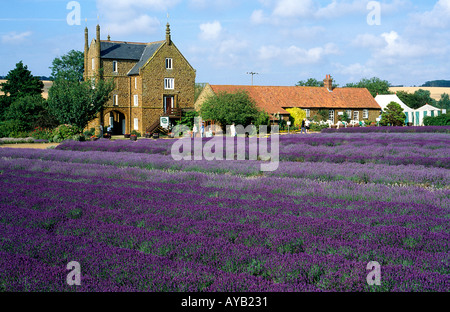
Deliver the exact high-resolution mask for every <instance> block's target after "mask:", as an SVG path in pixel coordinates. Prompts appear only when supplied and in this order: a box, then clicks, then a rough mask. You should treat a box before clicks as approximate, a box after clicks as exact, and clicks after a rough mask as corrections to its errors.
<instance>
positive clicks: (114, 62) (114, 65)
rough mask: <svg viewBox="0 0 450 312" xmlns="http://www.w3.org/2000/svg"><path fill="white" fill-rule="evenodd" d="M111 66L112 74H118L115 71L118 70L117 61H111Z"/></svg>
mask: <svg viewBox="0 0 450 312" xmlns="http://www.w3.org/2000/svg"><path fill="white" fill-rule="evenodd" d="M112 65H113V72H115V73H117V72H118V69H117V68H118V65H117V61H113V63H112Z"/></svg>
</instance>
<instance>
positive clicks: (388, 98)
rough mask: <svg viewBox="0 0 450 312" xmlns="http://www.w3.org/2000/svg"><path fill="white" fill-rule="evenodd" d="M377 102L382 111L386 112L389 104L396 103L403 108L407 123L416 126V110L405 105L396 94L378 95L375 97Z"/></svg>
mask: <svg viewBox="0 0 450 312" xmlns="http://www.w3.org/2000/svg"><path fill="white" fill-rule="evenodd" d="M375 101H377V103H378V104H379V105H380V107H381V109H382V110H383V111H384V110H385V109H386V107H387V106H388V104H389V103H391V102H395V103H397V104H399V105H400V106H401V108H403V112H404V113H405V115H406V118H405V123H406V124H408V123H413V124H414V109H412V108H410V107H409V106H408V105H406V104H405V103H403V101H402V100H400V99H399V97H398V96H397V95H396V94H384V95H377V96H376V97H375Z"/></svg>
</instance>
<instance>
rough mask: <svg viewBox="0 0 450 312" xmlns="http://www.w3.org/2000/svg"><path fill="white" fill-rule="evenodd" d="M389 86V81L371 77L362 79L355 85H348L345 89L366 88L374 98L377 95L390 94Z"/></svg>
mask: <svg viewBox="0 0 450 312" xmlns="http://www.w3.org/2000/svg"><path fill="white" fill-rule="evenodd" d="M390 86H391V84H390V83H389V81H387V80H381V79H380V78H377V77H373V78H370V79H367V78H363V79H361V80H360V81H359V82H357V83H348V84H346V85H345V88H366V89H367V90H369V92H370V94H372V96H373V97H376V96H377V94H391V92H390V91H389V88H390Z"/></svg>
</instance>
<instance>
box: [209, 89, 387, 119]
mask: <svg viewBox="0 0 450 312" xmlns="http://www.w3.org/2000/svg"><path fill="white" fill-rule="evenodd" d="M211 88H212V90H213V91H214V93H215V94H218V93H220V92H229V93H233V92H237V91H240V90H244V91H247V92H248V93H249V95H250V97H251V98H253V99H254V100H255V102H256V105H257V106H258V107H260V108H263V109H264V110H265V111H266V112H267V113H269V114H275V113H280V114H289V113H288V112H287V111H286V110H285V108H291V107H300V108H308V109H311V108H329V109H381V108H380V106H379V105H378V103H377V102H376V101H375V99H374V98H373V96H372V95H371V94H370V92H369V91H368V90H367V89H361V88H335V89H333V91H329V90H328V89H327V88H325V87H277V86H231V85H211Z"/></svg>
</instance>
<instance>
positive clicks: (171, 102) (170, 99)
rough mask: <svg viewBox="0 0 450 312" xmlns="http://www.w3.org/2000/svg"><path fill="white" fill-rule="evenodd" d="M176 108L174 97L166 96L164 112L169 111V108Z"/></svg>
mask: <svg viewBox="0 0 450 312" xmlns="http://www.w3.org/2000/svg"><path fill="white" fill-rule="evenodd" d="M171 108H174V99H173V96H172V95H165V96H164V114H166V113H167V111H168V110H170V109H171Z"/></svg>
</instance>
